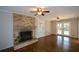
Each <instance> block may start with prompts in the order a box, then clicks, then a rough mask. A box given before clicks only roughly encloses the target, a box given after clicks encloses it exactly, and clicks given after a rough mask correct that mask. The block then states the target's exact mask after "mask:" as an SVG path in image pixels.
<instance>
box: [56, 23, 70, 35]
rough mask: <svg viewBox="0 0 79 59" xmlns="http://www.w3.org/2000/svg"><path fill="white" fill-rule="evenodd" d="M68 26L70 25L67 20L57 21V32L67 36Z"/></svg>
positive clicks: (68, 32)
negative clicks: (63, 21)
mask: <svg viewBox="0 0 79 59" xmlns="http://www.w3.org/2000/svg"><path fill="white" fill-rule="evenodd" d="M69 26H70V24H69V22H66V23H57V34H60V35H67V36H69V34H70V30H69V28H70V27H69Z"/></svg>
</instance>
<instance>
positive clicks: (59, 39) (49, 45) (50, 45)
mask: <svg viewBox="0 0 79 59" xmlns="http://www.w3.org/2000/svg"><path fill="white" fill-rule="evenodd" d="M16 52H79V40H78V39H75V38H69V37H64V36H56V35H50V36H47V37H42V38H39V41H38V42H37V43H34V44H31V45H29V46H26V47H24V48H21V49H18V50H16Z"/></svg>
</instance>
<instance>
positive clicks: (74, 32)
mask: <svg viewBox="0 0 79 59" xmlns="http://www.w3.org/2000/svg"><path fill="white" fill-rule="evenodd" d="M59 22H70V36H71V37H76V38H77V37H78V19H77V18H71V19H67V20H62V21H59ZM56 23H57V22H56V21H52V22H51V31H52V34H56V30H57V29H56Z"/></svg>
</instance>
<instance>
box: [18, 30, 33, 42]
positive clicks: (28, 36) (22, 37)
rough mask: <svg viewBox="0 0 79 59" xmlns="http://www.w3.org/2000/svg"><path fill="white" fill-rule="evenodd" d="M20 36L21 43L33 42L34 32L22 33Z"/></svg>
mask: <svg viewBox="0 0 79 59" xmlns="http://www.w3.org/2000/svg"><path fill="white" fill-rule="evenodd" d="M19 35H20V42H23V41H27V40H32V39H33V38H32V31H21V32H20V33H19Z"/></svg>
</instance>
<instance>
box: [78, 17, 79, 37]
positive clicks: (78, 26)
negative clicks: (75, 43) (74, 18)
mask: <svg viewBox="0 0 79 59" xmlns="http://www.w3.org/2000/svg"><path fill="white" fill-rule="evenodd" d="M78 38H79V18H78Z"/></svg>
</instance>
